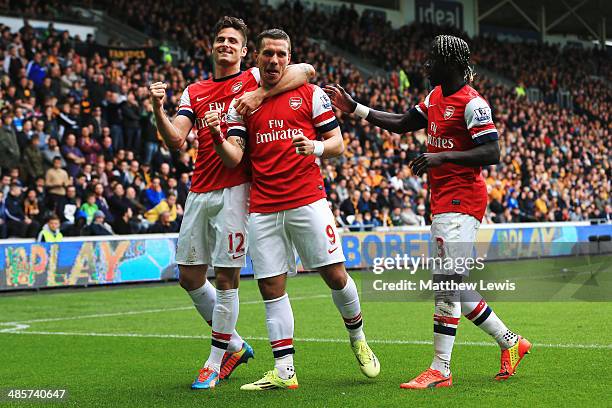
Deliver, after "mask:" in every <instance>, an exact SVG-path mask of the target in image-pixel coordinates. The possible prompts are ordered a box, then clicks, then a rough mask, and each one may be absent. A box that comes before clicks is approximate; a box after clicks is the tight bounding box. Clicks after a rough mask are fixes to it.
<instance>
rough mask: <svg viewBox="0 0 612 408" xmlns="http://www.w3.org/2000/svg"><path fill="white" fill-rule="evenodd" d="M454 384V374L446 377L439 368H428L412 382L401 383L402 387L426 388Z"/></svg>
mask: <svg viewBox="0 0 612 408" xmlns="http://www.w3.org/2000/svg"><path fill="white" fill-rule="evenodd" d="M451 385H453V376H452V375H449V376H448V377H445V376H443V375H442V373H441V372H440V371H438V370H434V369H432V368H428V369H427V370H425V371H423V372H422V373H421V374H420V375H419V376H418V377H416V378H414V379H413V380H411V381H410V382H407V383H403V384H400V388H407V389H412V390H424V389H426V388H442V387H450V386H451Z"/></svg>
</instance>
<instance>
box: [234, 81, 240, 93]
mask: <svg viewBox="0 0 612 408" xmlns="http://www.w3.org/2000/svg"><path fill="white" fill-rule="evenodd" d="M241 89H242V81H238V82H236V83H235V84H234V85H233V86H232V92H233V93H236V92H238V91H240V90H241Z"/></svg>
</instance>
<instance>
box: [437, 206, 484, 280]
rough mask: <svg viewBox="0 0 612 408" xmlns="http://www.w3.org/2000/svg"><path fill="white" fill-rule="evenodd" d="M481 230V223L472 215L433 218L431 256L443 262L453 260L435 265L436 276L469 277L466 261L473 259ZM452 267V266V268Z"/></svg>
mask: <svg viewBox="0 0 612 408" xmlns="http://www.w3.org/2000/svg"><path fill="white" fill-rule="evenodd" d="M478 228H480V221H478V220H477V219H476V218H474V217H472V216H471V215H467V214H462V213H443V214H436V215H434V216H433V220H432V223H431V248H432V252H433V253H432V254H431V256H438V257H440V258H442V260H446V259H447V258H451V260H452V262H451V261H448V262H443V263H442V265H443V267H442V268H440V264H439V263H435V262H434V264H433V267H432V268H431V270H432V273H434V274H444V275H453V274H459V275H467V274H468V273H469V270H468V269H466V268H465V267H462V266H460V265H462V262H463V265H465V262H464V260H465V259H467V258H468V257H473V256H474V255H473V250H474V242H475V241H476V233H477V232H478ZM451 265H452V266H451Z"/></svg>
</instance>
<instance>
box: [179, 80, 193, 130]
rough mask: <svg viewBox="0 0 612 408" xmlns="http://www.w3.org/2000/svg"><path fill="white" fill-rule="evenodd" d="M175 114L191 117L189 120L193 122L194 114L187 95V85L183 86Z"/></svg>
mask: <svg viewBox="0 0 612 408" xmlns="http://www.w3.org/2000/svg"><path fill="white" fill-rule="evenodd" d="M177 115H183V116H187V117H188V118H189V119H191V122H195V114H194V113H193V108H192V107H191V98H190V97H189V87H187V88H185V90H184V91H183V94H182V95H181V100H180V102H179V108H178V113H177Z"/></svg>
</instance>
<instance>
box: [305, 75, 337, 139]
mask: <svg viewBox="0 0 612 408" xmlns="http://www.w3.org/2000/svg"><path fill="white" fill-rule="evenodd" d="M312 123H313V124H314V126H315V128H316V129H317V132H318V133H326V132H329V131H330V130H333V129H335V128H337V127H338V126H339V124H338V120H337V119H336V114H335V113H334V110H333V109H332V103H331V101H330V100H329V97H328V96H327V94H326V93H325V92H323V90H322V89H321V88H319V87H318V86H315V87H314V92H313V93H312Z"/></svg>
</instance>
